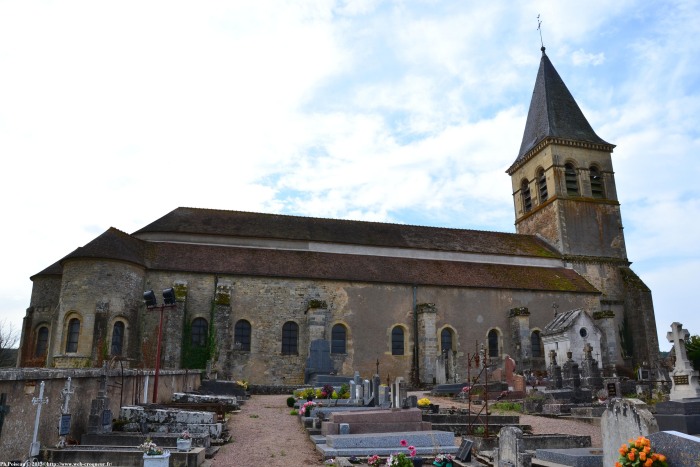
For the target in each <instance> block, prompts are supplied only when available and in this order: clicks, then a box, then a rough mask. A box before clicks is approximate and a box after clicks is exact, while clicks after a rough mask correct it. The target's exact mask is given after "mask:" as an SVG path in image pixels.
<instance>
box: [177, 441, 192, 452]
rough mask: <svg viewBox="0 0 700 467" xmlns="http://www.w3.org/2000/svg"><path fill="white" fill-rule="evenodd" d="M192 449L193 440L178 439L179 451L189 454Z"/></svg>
mask: <svg viewBox="0 0 700 467" xmlns="http://www.w3.org/2000/svg"><path fill="white" fill-rule="evenodd" d="M190 449H192V439H182V438H178V439H177V450H178V451H180V452H188V451H189V450H190Z"/></svg>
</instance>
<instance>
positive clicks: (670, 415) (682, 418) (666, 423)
mask: <svg viewBox="0 0 700 467" xmlns="http://www.w3.org/2000/svg"><path fill="white" fill-rule="evenodd" d="M656 421H657V423H658V424H659V430H662V431H678V432H681V433H686V434H689V435H693V434H697V433H700V399H685V400H683V401H666V402H659V403H658V404H656Z"/></svg>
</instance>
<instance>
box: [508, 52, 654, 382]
mask: <svg viewBox="0 0 700 467" xmlns="http://www.w3.org/2000/svg"><path fill="white" fill-rule="evenodd" d="M541 50H542V58H541V60H540V67H539V70H538V72H537V78H536V81H535V88H534V90H533V93H532V100H531V102H530V109H529V111H528V115H527V121H526V124H525V131H524V133H523V140H522V143H521V145H520V151H519V152H518V156H517V158H516V159H515V162H513V164H512V165H511V166H510V168H508V170H507V171H506V172H507V173H508V174H509V175H510V177H511V183H512V187H513V203H514V207H515V226H516V230H517V232H518V233H519V234H528V235H536V236H538V237H540V238H542V239H544V240H545V241H547V242H548V243H549V244H550V245H552V246H553V247H554V248H556V249H557V250H558V251H559V252H560V253H561V255H562V258H563V260H564V261H565V263H566V264H567V265H569V266H570V267H572V268H573V269H574V270H576V271H577V272H578V273H579V274H581V275H582V276H583V277H585V278H586V279H587V280H588V281H589V282H590V283H591V284H593V285H594V286H595V287H596V288H597V289H598V290H600V291H601V298H600V308H599V309H598V310H589V312H590V313H592V314H595V313H598V316H605V317H606V318H612V317H614V320H615V325H614V326H611V325H610V324H611V323H606V326H607V328H609V329H610V332H608V333H607V334H608V336H607V341H606V343H605V345H606V347H607V348H609V349H610V351H609V352H608V354H609V355H607V362H606V363H608V365H609V367H610V368H609V369H612V366H613V365H615V364H618V365H620V364H622V365H627V366H630V365H633V364H642V363H643V362H646V364H647V365H651V362H654V361H656V360H657V359H658V357H657V355H658V343H657V337H656V324H655V322H654V311H653V305H652V301H651V291H650V290H649V289H648V288H647V287H646V285H644V283H643V282H642V281H641V279H639V277H637V276H636V275H635V274H634V272H632V270H631V269H630V268H629V266H630V264H631V263H630V262H629V261H628V259H627V251H626V248H625V238H624V234H623V227H622V217H621V214H620V203H619V201H618V197H617V190H616V187H615V174H614V171H613V166H612V152H613V149H614V148H615V145H613V144H611V143H608V142H606V141H605V140H603V139H602V138H600V137H599V136H598V135H597V134H596V133H595V131H593V128H591V125H590V124H589V123H588V120H586V117H585V116H584V115H583V112H582V111H581V109H580V108H579V106H578V104H576V101H575V100H574V98H573V96H572V95H571V93H570V92H569V90H568V89H567V87H566V85H565V84H564V81H563V80H562V79H561V77H560V76H559V73H557V71H556V69H555V68H554V66H553V65H552V62H551V61H550V60H549V57H548V56H547V54H546V53H545V48H544V47H542V49H541ZM640 316H644V319H641V320H640V319H639V317H640ZM626 317H629V318H630V319H626ZM629 323H632V324H629ZM601 327H605V326H601ZM628 327H631V329H627V328H628ZM623 335H626V336H629V335H634V336H635V338H634V345H632V343H629V342H626V343H625V342H622V341H623V340H624V339H622V337H621V336H623ZM625 346H626V347H625Z"/></svg>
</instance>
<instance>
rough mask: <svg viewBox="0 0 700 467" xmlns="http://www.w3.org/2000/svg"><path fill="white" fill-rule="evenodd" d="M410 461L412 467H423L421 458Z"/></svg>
mask: <svg viewBox="0 0 700 467" xmlns="http://www.w3.org/2000/svg"><path fill="white" fill-rule="evenodd" d="M411 461H412V462H413V467H423V458H422V457H414V458H413V459H411Z"/></svg>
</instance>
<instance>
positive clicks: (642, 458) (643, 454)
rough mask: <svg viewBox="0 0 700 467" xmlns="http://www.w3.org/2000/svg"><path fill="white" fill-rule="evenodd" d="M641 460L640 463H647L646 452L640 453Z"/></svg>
mask: <svg viewBox="0 0 700 467" xmlns="http://www.w3.org/2000/svg"><path fill="white" fill-rule="evenodd" d="M639 460H640V461H645V460H647V453H646V452H644V451H642V452H640V453H639Z"/></svg>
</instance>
